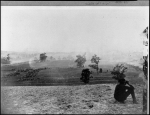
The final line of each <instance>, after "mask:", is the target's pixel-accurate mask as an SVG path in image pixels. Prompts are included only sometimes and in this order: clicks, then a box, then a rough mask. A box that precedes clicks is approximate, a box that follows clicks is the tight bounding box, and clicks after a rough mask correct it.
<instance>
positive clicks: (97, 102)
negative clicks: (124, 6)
mask: <svg viewBox="0 0 150 115" xmlns="http://www.w3.org/2000/svg"><path fill="white" fill-rule="evenodd" d="M48 65H49V64H41V65H40V63H39V64H38V65H36V66H35V65H34V66H33V65H32V66H31V64H30V63H28V62H26V63H19V64H12V65H1V95H2V96H1V100H2V102H1V109H2V113H7V114H9V113H11V114H80V113H81V114H82V113H83V114H142V87H143V81H142V78H140V77H138V76H139V74H140V73H141V72H142V71H141V69H139V68H137V67H134V66H131V65H127V66H128V71H127V72H126V76H127V77H126V79H127V80H129V82H130V83H131V84H133V86H134V87H135V93H136V97H137V101H138V104H132V98H131V96H129V98H128V99H127V101H126V103H125V104H120V103H114V101H115V100H114V98H113V93H114V88H115V85H116V83H117V82H116V81H115V80H113V79H112V75H111V72H110V70H112V68H113V66H112V65H101V68H102V69H103V73H99V74H97V73H96V71H95V70H92V69H91V70H92V71H93V77H94V78H91V79H90V83H89V84H86V85H85V84H84V83H82V82H81V81H80V80H79V78H80V77H81V71H82V69H83V68H75V67H64V66H61V67H51V66H48ZM62 65H63V64H62ZM40 67H47V69H45V70H41V71H39V72H38V74H37V75H36V77H34V78H33V79H23V80H21V78H22V76H24V73H23V72H22V73H21V74H20V75H18V76H8V74H10V73H13V72H14V70H12V69H16V70H17V69H24V68H33V69H35V68H40ZM107 70H109V71H108V72H106V71H107Z"/></svg>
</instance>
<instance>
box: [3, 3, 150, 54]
mask: <svg viewBox="0 0 150 115" xmlns="http://www.w3.org/2000/svg"><path fill="white" fill-rule="evenodd" d="M148 25H149V8H148V6H130V7H127V6H76V7H75V6H1V51H18V52H21V51H37V52H95V53H107V52H109V51H122V52H129V51H130V52H138V51H140V52H141V51H142V47H143V45H142V39H141V37H140V34H141V33H142V31H143V30H144V29H145V28H146V27H147V26H148Z"/></svg>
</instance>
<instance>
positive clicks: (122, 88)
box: [114, 79, 137, 104]
mask: <svg viewBox="0 0 150 115" xmlns="http://www.w3.org/2000/svg"><path fill="white" fill-rule="evenodd" d="M118 82H119V84H118V85H117V86H116V88H115V92H114V98H115V99H116V100H117V101H119V102H121V103H124V101H125V100H126V99H127V97H128V96H129V95H130V94H131V96H132V99H133V103H134V104H137V101H136V97H135V93H134V87H133V86H132V85H130V84H129V82H128V81H126V80H125V79H120V80H118ZM126 84H127V85H128V86H127V85H126Z"/></svg>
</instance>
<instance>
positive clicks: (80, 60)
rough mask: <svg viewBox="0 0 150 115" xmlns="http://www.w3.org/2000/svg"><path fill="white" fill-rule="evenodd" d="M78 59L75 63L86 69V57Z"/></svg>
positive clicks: (78, 56)
mask: <svg viewBox="0 0 150 115" xmlns="http://www.w3.org/2000/svg"><path fill="white" fill-rule="evenodd" d="M76 57H77V59H76V60H75V62H76V63H77V67H84V64H85V62H86V58H85V55H83V56H81V55H77V56H76Z"/></svg>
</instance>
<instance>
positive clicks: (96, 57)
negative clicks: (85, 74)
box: [89, 54, 101, 74]
mask: <svg viewBox="0 0 150 115" xmlns="http://www.w3.org/2000/svg"><path fill="white" fill-rule="evenodd" d="M99 60H101V59H100V57H98V56H97V55H96V54H95V55H94V56H92V59H91V63H94V64H90V65H89V67H91V68H93V69H96V71H97V74H98V70H99V67H98V64H99Z"/></svg>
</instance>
